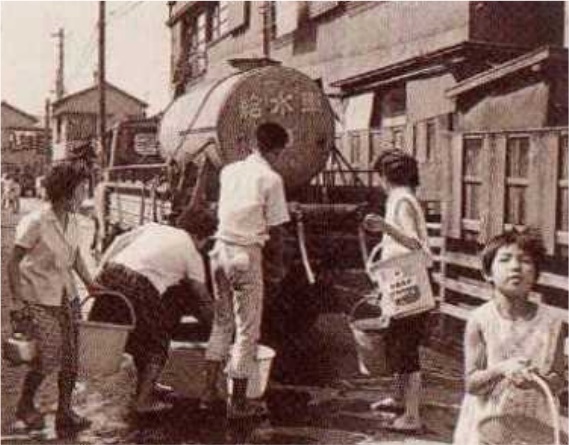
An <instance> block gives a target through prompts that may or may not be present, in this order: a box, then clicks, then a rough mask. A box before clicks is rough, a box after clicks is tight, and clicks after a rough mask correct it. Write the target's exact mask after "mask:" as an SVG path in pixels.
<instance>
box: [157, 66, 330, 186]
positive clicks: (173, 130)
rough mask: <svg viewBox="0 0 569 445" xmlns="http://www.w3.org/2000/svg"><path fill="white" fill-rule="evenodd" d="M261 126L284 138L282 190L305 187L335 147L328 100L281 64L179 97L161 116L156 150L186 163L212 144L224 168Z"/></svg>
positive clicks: (279, 163) (246, 148) (245, 151)
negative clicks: (269, 125)
mask: <svg viewBox="0 0 569 445" xmlns="http://www.w3.org/2000/svg"><path fill="white" fill-rule="evenodd" d="M265 122H274V123H276V124H279V125H281V126H282V127H283V128H284V129H285V130H286V131H287V133H288V135H289V144H288V145H287V147H286V148H285V150H284V151H283V152H282V154H281V155H280V157H279V159H278V161H277V164H276V166H275V168H276V170H277V171H278V172H279V173H280V174H281V175H282V176H283V180H284V182H285V184H286V186H287V188H295V187H298V186H300V185H303V184H306V183H307V182H308V181H309V180H310V179H311V178H312V177H313V176H314V175H316V174H317V173H319V172H320V171H321V170H322V169H323V168H324V166H325V164H326V160H327V158H328V156H329V154H330V151H331V149H332V146H333V144H334V118H333V113H332V110H331V108H330V105H329V103H328V99H327V98H326V96H325V95H324V94H323V92H322V91H321V89H320V88H319V87H318V85H317V84H316V83H315V82H314V81H313V80H312V79H310V78H309V77H308V76H306V75H305V74H303V73H301V72H299V71H297V70H294V69H291V68H285V67H282V66H266V67H262V68H256V69H252V70H249V71H245V72H239V73H235V74H233V75H231V76H229V77H226V78H224V79H222V80H219V81H214V82H209V83H205V84H202V85H198V86H197V87H196V88H194V89H193V90H192V91H190V92H189V93H187V94H185V95H184V96H181V97H180V98H178V99H177V100H176V101H175V102H174V103H173V104H172V105H171V106H170V107H169V108H168V109H167V110H166V112H165V114H164V117H163V118H162V122H161V125H160V134H159V138H160V145H161V151H162V154H163V156H164V157H165V158H166V159H174V160H176V161H178V162H187V161H189V160H192V159H193V158H195V157H196V156H197V155H198V154H199V153H200V151H201V150H202V149H203V148H204V147H205V146H206V145H207V144H208V142H212V143H213V144H210V145H209V146H208V150H210V154H212V155H213V157H214V158H218V159H219V160H220V161H221V163H222V164H227V163H230V162H233V161H236V160H239V159H243V158H244V157H246V156H247V155H248V154H249V153H250V151H251V148H252V147H253V146H254V141H255V130H256V129H257V127H258V126H259V125H260V124H262V123H265Z"/></svg>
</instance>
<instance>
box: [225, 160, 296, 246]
mask: <svg viewBox="0 0 569 445" xmlns="http://www.w3.org/2000/svg"><path fill="white" fill-rule="evenodd" d="M220 182H221V190H220V194H219V208H218V219H219V226H218V229H217V233H216V235H215V236H216V238H217V239H220V240H223V241H227V242H229V243H233V244H239V245H244V246H249V245H254V244H258V245H261V246H263V245H264V244H265V242H266V241H267V240H268V239H269V230H268V229H269V227H272V226H278V225H280V224H283V223H286V222H288V221H289V220H290V216H289V213H288V208H287V205H286V198H285V192H284V185H283V181H282V178H281V176H280V175H279V174H278V173H277V172H275V171H274V170H273V169H272V168H271V166H270V165H269V163H268V162H267V161H266V160H265V159H263V157H262V156H261V155H260V154H259V153H257V152H254V153H252V154H250V155H249V156H248V157H247V158H245V159H244V160H242V161H238V162H235V163H233V164H229V165H227V166H226V167H224V168H223V170H222V171H221V176H220Z"/></svg>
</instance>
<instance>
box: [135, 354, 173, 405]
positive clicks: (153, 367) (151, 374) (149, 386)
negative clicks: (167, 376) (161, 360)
mask: <svg viewBox="0 0 569 445" xmlns="http://www.w3.org/2000/svg"><path fill="white" fill-rule="evenodd" d="M161 373H162V366H161V365H158V364H156V363H150V364H148V365H146V368H145V369H144V371H143V372H142V373H141V375H140V378H139V384H138V392H137V395H136V401H135V402H134V410H135V411H136V412H137V413H138V414H146V413H152V412H158V411H163V410H166V409H170V408H172V404H171V403H167V402H164V401H161V400H157V399H156V397H155V394H154V387H155V384H156V381H157V380H158V377H160V374H161Z"/></svg>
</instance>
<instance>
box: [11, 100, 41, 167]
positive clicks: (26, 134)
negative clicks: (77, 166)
mask: <svg viewBox="0 0 569 445" xmlns="http://www.w3.org/2000/svg"><path fill="white" fill-rule="evenodd" d="M1 123H2V173H6V172H8V173H13V174H16V175H18V176H19V175H21V174H25V175H27V176H33V177H35V176H38V175H41V174H43V172H44V170H45V168H46V166H47V164H48V163H49V159H48V158H49V145H48V141H49V138H48V132H47V130H46V129H45V128H44V127H42V122H40V120H39V119H38V118H37V117H35V116H32V115H30V114H28V113H26V112H24V111H22V110H20V109H18V108H16V107H15V106H13V105H11V104H9V103H8V102H6V101H2V116H1Z"/></svg>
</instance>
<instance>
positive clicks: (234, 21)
mask: <svg viewBox="0 0 569 445" xmlns="http://www.w3.org/2000/svg"><path fill="white" fill-rule="evenodd" d="M225 5H227V10H228V13H227V15H228V18H229V23H228V25H227V31H228V32H230V33H231V32H234V31H235V30H237V29H239V28H241V27H242V26H245V25H246V24H247V2H231V1H224V2H220V5H219V7H220V8H223V7H225Z"/></svg>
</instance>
